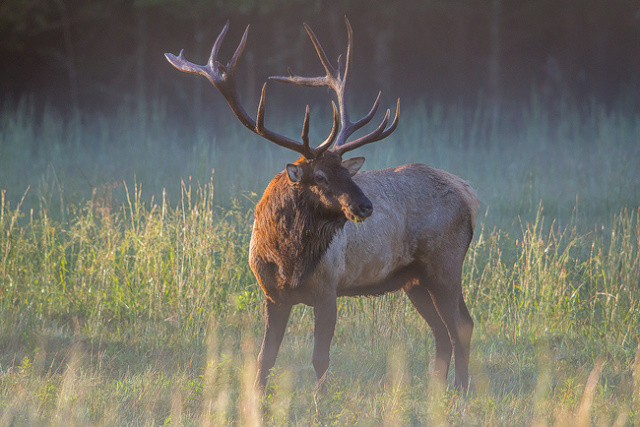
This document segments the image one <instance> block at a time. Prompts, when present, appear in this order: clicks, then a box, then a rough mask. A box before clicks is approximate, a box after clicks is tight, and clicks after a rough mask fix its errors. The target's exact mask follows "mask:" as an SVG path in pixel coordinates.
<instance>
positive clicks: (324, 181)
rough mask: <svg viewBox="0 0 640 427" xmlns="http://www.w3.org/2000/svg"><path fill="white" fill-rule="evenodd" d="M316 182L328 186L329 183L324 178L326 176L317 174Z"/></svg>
mask: <svg viewBox="0 0 640 427" xmlns="http://www.w3.org/2000/svg"><path fill="white" fill-rule="evenodd" d="M315 180H316V182H317V183H318V184H326V183H327V178H325V177H324V175H322V174H317V175H316V177H315Z"/></svg>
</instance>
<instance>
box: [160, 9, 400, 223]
mask: <svg viewBox="0 0 640 427" xmlns="http://www.w3.org/2000/svg"><path fill="white" fill-rule="evenodd" d="M345 24H346V27H347V36H348V43H347V54H346V60H345V61H344V64H343V63H342V56H340V57H338V67H337V68H334V67H333V66H332V65H331V63H330V62H329V60H328V59H327V55H326V54H325V52H324V50H323V49H322V46H321V45H320V42H319V41H318V39H317V37H316V36H315V34H314V33H313V31H312V30H311V28H309V26H308V25H306V24H304V27H305V29H306V31H307V33H308V34H309V37H310V39H311V42H312V43H313V45H314V47H315V49H316V52H317V54H318V57H319V58H320V62H321V63H322V66H323V67H324V70H325V72H326V74H325V75H324V76H319V77H301V76H297V75H295V74H293V72H291V70H289V75H288V76H284V77H282V76H274V77H269V80H275V81H279V82H284V83H289V84H293V85H297V86H310V87H327V88H329V89H331V90H332V91H333V92H335V94H336V97H337V101H338V106H337V107H336V104H335V102H333V101H332V105H333V128H332V130H331V133H330V134H329V136H328V137H327V139H325V140H324V142H322V143H321V144H320V145H318V146H317V147H311V146H310V145H309V106H307V109H306V112H305V115H304V120H303V125H302V142H298V141H295V140H293V139H290V138H288V137H286V136H284V135H281V134H278V133H276V132H273V131H271V130H269V129H267V128H266V127H265V124H264V117H265V94H266V88H267V83H266V82H265V84H264V85H263V86H262V93H261V96H260V102H259V105H258V112H257V117H256V120H255V121H254V120H253V119H252V118H251V117H250V116H249V115H248V114H247V112H246V111H245V110H244V108H243V107H242V105H241V104H240V102H239V99H238V91H237V88H236V84H235V82H236V79H235V71H236V67H237V65H238V60H239V59H240V56H241V55H242V52H243V50H244V47H245V44H246V41H247V34H248V31H249V27H248V26H247V28H246V30H245V32H244V35H243V36H242V39H241V41H240V44H239V45H238V47H237V48H236V51H235V53H234V54H233V56H232V58H231V60H230V61H229V62H228V63H227V64H226V65H223V64H222V63H221V62H220V61H218V59H217V57H218V51H219V49H220V45H221V44H222V41H223V39H224V37H225V35H226V34H227V31H228V29H229V22H227V23H226V25H225V26H224V28H223V29H222V31H221V33H220V35H219V36H218V38H217V39H216V42H215V43H214V45H213V49H212V51H211V56H210V58H209V62H208V63H207V64H206V65H196V64H193V63H191V62H189V61H187V60H186V59H185V58H184V56H183V51H181V52H180V55H179V56H175V55H173V54H170V53H167V54H165V57H166V58H167V60H168V61H169V62H170V63H171V64H172V65H173V66H174V67H176V68H177V69H179V70H181V71H184V72H187V73H193V74H200V75H202V76H204V77H206V78H207V79H208V80H209V81H210V82H211V83H212V84H213V85H214V86H215V87H216V89H218V91H219V92H220V93H221V94H222V95H223V96H224V97H225V99H226V100H227V103H228V104H229V107H231V110H232V111H233V113H234V114H235V116H236V117H237V118H238V120H240V122H241V123H242V124H243V125H244V126H245V127H246V128H248V129H249V130H251V131H252V132H254V133H256V134H257V135H260V136H261V137H263V138H265V139H267V140H269V141H271V142H273V143H275V144H277V145H280V146H281V147H285V148H288V149H290V150H293V151H295V152H297V153H299V154H301V155H302V157H301V158H300V159H298V160H297V161H296V162H294V163H290V164H288V165H287V166H286V175H287V177H288V179H289V181H290V183H291V185H293V186H294V187H296V188H298V189H299V190H304V191H305V192H306V193H307V196H308V197H310V198H311V199H313V200H314V201H315V202H316V203H317V204H318V205H319V206H321V207H322V208H323V209H325V210H326V211H328V212H330V213H338V212H341V213H342V214H344V216H345V217H346V218H347V219H348V220H352V221H358V220H364V219H365V218H367V217H369V216H370V215H371V213H372V212H373V206H372V204H371V201H369V199H368V198H367V197H366V196H365V195H364V194H363V193H362V190H361V189H360V188H359V187H358V186H357V184H356V183H355V182H354V181H353V179H352V177H353V176H354V175H355V174H356V173H357V172H358V170H359V169H360V167H361V166H362V164H363V162H364V157H356V158H353V159H348V160H342V156H343V154H344V153H346V152H348V151H351V150H354V149H356V148H358V147H361V146H363V145H365V144H369V143H371V142H375V141H379V140H381V139H384V138H386V137H387V136H389V135H390V134H391V133H392V132H393V131H394V130H395V129H396V127H397V125H398V117H399V113H400V99H398V102H397V106H396V114H395V118H394V120H393V122H392V123H391V124H390V125H389V126H388V127H387V124H388V123H389V115H390V112H389V110H387V112H386V114H385V116H384V118H383V120H382V122H381V123H380V125H379V126H378V127H377V128H376V129H375V130H374V131H372V132H370V133H369V134H367V135H364V136H362V137H360V138H357V139H355V140H351V141H347V139H348V138H349V137H350V136H351V135H352V134H353V133H355V132H356V131H358V130H359V129H361V128H362V127H363V126H365V125H366V124H368V123H369V122H370V121H371V119H372V118H373V116H374V115H375V113H376V111H377V109H378V105H379V103H380V96H381V92H379V93H378V96H377V98H376V100H375V102H374V103H373V106H372V107H371V110H370V111H369V113H367V114H366V115H365V116H364V117H363V118H361V119H360V120H358V121H356V122H352V121H351V120H350V119H349V113H348V111H347V108H346V105H345V87H346V82H347V77H348V74H349V65H350V62H351V54H352V49H351V47H352V30H351V24H350V23H349V20H348V19H347V18H346V17H345ZM338 128H340V129H339V130H338Z"/></svg>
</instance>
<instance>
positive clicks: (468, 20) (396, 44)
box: [0, 0, 640, 119]
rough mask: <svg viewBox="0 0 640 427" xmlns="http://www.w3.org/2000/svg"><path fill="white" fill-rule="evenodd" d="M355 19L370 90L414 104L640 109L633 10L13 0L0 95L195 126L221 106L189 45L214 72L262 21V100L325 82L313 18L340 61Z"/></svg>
mask: <svg viewBox="0 0 640 427" xmlns="http://www.w3.org/2000/svg"><path fill="white" fill-rule="evenodd" d="M345 15H346V16H348V17H349V19H350V20H351V22H352V24H353V27H354V28H355V29H356V39H355V49H356V61H355V63H356V66H355V71H354V78H353V79H352V80H353V84H352V85H353V86H355V88H354V89H353V90H352V92H355V93H358V94H360V93H361V89H362V88H367V87H373V88H379V89H381V90H383V91H384V92H385V93H389V94H393V96H399V97H401V98H402V99H407V100H411V99H424V100H427V102H437V103H447V104H450V103H459V104H462V105H464V106H469V105H475V104H476V103H477V102H478V101H479V100H486V101H487V102H492V103H496V104H497V105H501V106H503V108H505V109H511V108H515V107H519V106H521V105H522V104H523V103H527V102H528V100H529V97H530V95H531V92H532V91H534V90H535V91H537V92H539V93H540V95H541V96H542V97H544V100H545V102H549V103H553V102H556V101H557V99H558V98H559V97H561V96H564V97H569V98H570V99H572V100H574V101H575V102H577V103H582V102H585V101H587V100H589V99H591V98H595V99H596V100H597V101H599V102H603V103H614V102H621V100H624V102H630V103H633V104H634V107H635V108H638V105H637V100H633V99H628V98H637V96H635V97H633V96H631V94H632V93H633V94H636V95H637V91H638V89H637V88H638V75H639V74H640V50H639V49H638V48H637V46H639V45H640V6H639V5H638V3H637V2H636V1H632V0H611V1H590V0H561V1H558V0H526V1H514V0H454V1H451V0H420V1H410V0H396V1H377V0H368V1H365V0H346V1H322V0H266V1H260V0H238V1H234V0H94V1H91V2H86V1H82V0H26V1H25V0H5V1H3V2H2V4H0V40H2V42H1V43H0V54H1V55H2V58H3V61H2V66H1V67H0V94H1V95H2V97H3V98H5V99H7V98H9V99H13V100H16V99H19V98H20V97H21V96H24V95H29V96H33V97H35V98H36V99H37V102H39V103H41V102H42V103H47V104H50V105H52V106H54V107H55V108H57V109H60V110H62V111H63V112H68V111H69V109H70V108H83V109H92V110H99V111H106V112H108V111H110V110H112V109H113V108H116V107H118V106H121V105H122V104H124V103H130V104H131V103H133V104H136V103H141V102H149V101H153V100H157V99H163V100H166V102H167V103H168V104H169V106H170V108H171V112H172V113H176V114H177V113H179V112H184V113H185V117H181V119H188V118H189V117H191V118H192V117H194V110H195V112H196V113H198V114H199V112H200V111H202V110H203V109H204V110H206V111H207V113H209V108H210V104H212V103H215V101H212V97H210V96H208V94H207V93H204V94H203V90H202V86H203V85H204V82H200V81H198V80H196V79H193V80H188V79H186V78H185V77H184V76H176V75H175V73H174V70H173V69H172V68H171V67H168V66H167V64H166V62H164V57H163V53H165V52H173V53H176V54H177V53H178V52H179V51H180V49H185V53H186V54H187V55H188V57H190V58H193V59H194V60H196V61H201V62H204V61H205V60H206V59H207V56H208V53H209V49H210V47H211V45H212V44H213V41H214V40H215V37H216V35H217V34H218V32H219V31H220V29H221V28H222V26H223V25H224V23H225V22H226V21H227V20H229V21H230V22H231V31H230V35H229V39H231V40H236V39H238V38H239V35H240V34H241V33H242V31H243V30H244V28H245V26H246V25H249V24H250V25H251V31H250V37H249V43H248V46H247V53H246V55H245V62H244V63H243V64H242V67H241V68H242V69H241V70H240V71H239V72H241V73H244V76H245V78H244V79H242V80H243V81H244V82H246V83H245V91H246V96H247V97H248V99H251V100H252V99H254V98H256V97H257V91H258V90H259V87H260V86H261V82H262V81H263V80H264V79H265V77H266V76H268V75H275V74H283V73H284V72H286V69H287V68H288V67H291V68H292V69H295V70H296V72H298V73H301V74H305V73H308V74H313V73H316V72H317V68H318V66H317V64H316V63H315V62H314V61H311V60H309V59H310V58H313V57H312V56H311V55H310V53H312V52H311V50H310V49H311V47H310V43H309V42H308V39H307V38H306V35H305V33H304V30H303V27H302V22H307V23H309V24H310V25H311V26H312V27H313V28H315V30H316V32H317V33H318V35H319V36H320V38H321V39H323V40H325V43H324V45H325V49H327V51H328V54H329V56H330V57H331V58H334V59H335V58H336V57H337V56H338V55H339V54H340V53H342V52H343V49H344V38H345V31H344V26H343V23H342V18H343V16H345ZM228 44H229V45H232V44H233V43H232V42H229V43H228ZM227 48H229V46H227ZM374 90H375V89H374ZM216 99H217V98H216Z"/></svg>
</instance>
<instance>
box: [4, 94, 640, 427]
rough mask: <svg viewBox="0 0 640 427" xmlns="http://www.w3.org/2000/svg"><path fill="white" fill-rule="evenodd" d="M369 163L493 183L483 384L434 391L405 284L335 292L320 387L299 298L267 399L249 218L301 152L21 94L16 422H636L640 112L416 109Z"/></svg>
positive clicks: (12, 223) (11, 162)
mask: <svg viewBox="0 0 640 427" xmlns="http://www.w3.org/2000/svg"><path fill="white" fill-rule="evenodd" d="M323 114H324V115H325V116H326V115H327V114H328V113H327V112H325V111H324V110H321V111H316V109H314V110H313V111H312V115H319V116H320V117H323ZM296 117H297V116H296ZM314 120H316V119H315V116H314ZM316 121H317V122H319V123H322V120H321V119H317V120H316ZM280 125H282V126H285V127H286V129H287V130H288V131H287V132H285V133H287V134H290V135H297V134H298V133H299V130H298V129H297V128H298V126H299V123H298V122H297V121H296V122H295V123H294V122H292V123H288V122H286V121H285V122H284V123H281V124H278V126H280ZM274 127H275V126H274ZM278 129H280V128H278ZM312 132H314V133H315V135H314V136H315V137H316V140H317V139H319V138H322V132H323V129H322V127H321V126H320V125H318V128H315V127H314V128H312ZM318 135H319V136H318ZM358 154H359V155H360V154H362V155H364V156H365V157H367V162H366V163H365V168H368V169H375V168H382V167H388V166H394V165H399V164H402V163H406V162H412V161H416V162H422V163H426V164H429V165H430V166H433V167H438V168H441V169H445V170H447V171H449V172H452V173H455V174H457V175H459V176H461V177H462V178H464V179H466V180H468V181H470V182H471V184H472V185H473V186H474V188H476V190H477V192H478V194H479V196H480V199H481V208H480V215H479V221H478V225H477V228H476V235H475V238H474V240H473V242H472V244H471V247H470V249H469V252H468V255H467V259H466V262H465V267H464V272H463V287H464V292H465V296H466V301H467V305H468V306H469V309H470V312H471V315H472V316H473V318H474V320H475V325H476V326H475V330H474V332H475V333H474V336H473V342H472V353H471V391H470V393H469V394H468V395H466V396H465V395H462V394H459V393H456V392H454V391H452V390H449V389H440V388H439V387H438V386H437V384H434V382H432V381H430V377H429V369H430V366H429V363H430V360H431V358H432V357H433V354H434V341H433V338H432V336H431V334H430V331H429V329H428V327H427V325H426V324H425V323H424V321H423V320H422V319H421V318H420V317H419V315H418V314H417V313H416V312H415V310H414V309H413V307H412V306H411V304H410V303H409V301H408V300H407V298H406V297H405V296H404V295H403V294H389V295H385V296H383V297H379V298H342V299H340V300H339V306H338V324H337V327H336V336H335V338H334V340H333V342H332V353H331V354H332V366H331V368H330V375H329V379H328V382H327V390H326V391H325V392H324V393H316V391H315V390H314V387H313V386H314V374H313V369H312V366H311V350H312V334H313V332H312V325H313V311H312V310H311V309H310V308H309V307H305V306H297V307H295V308H294V310H293V313H292V316H291V319H290V321H289V326H288V329H287V333H286V335H285V339H284V342H283V345H282V348H281V351H280V354H279V357H278V361H277V363H276V368H275V369H274V371H273V373H272V376H271V380H270V383H269V386H268V389H267V394H266V396H265V397H260V396H257V395H256V394H255V393H254V392H253V389H252V385H253V380H254V376H255V358H256V355H257V351H258V350H257V349H258V346H259V344H260V340H261V338H262V333H263V320H262V304H263V296H262V293H261V290H260V289H259V287H258V286H257V284H256V281H255V278H254V277H253V274H252V273H251V271H250V269H249V266H248V262H247V256H248V243H249V238H250V233H251V225H252V210H253V207H254V206H255V203H256V202H257V200H258V199H259V196H260V194H261V192H262V190H263V189H264V187H265V186H266V184H267V183H268V181H269V179H270V178H271V177H272V176H273V175H274V174H275V173H277V172H278V171H280V170H282V169H283V167H284V164H285V163H287V162H290V161H292V160H294V159H295V156H294V155H293V154H292V153H289V152H286V151H284V150H281V149H279V148H277V147H274V146H273V144H268V143H266V142H264V141H262V140H260V139H258V138H257V137H254V136H253V135H251V134H250V133H249V132H247V131H246V130H245V129H242V127H241V126H240V125H238V124H237V123H236V122H235V120H234V119H229V120H219V121H218V122H216V123H215V124H211V123H201V124H199V125H198V126H194V127H192V128H186V127H181V126H179V125H176V124H175V123H174V122H172V120H171V117H169V114H168V113H167V111H166V108H164V107H163V104H162V102H157V103H153V104H151V105H148V106H146V107H144V108H138V109H136V108H123V109H121V110H120V111H119V112H117V113H114V114H113V115H111V116H108V117H107V116H103V115H99V114H93V115H92V114H89V113H77V114H76V115H74V116H72V117H70V118H69V117H64V118H63V117H61V116H59V115H58V114H56V112H55V111H53V110H51V109H47V108H44V109H38V108H36V107H35V106H34V103H33V102H30V101H29V100H28V99H25V100H22V101H21V102H18V103H8V102H7V103H5V105H4V106H2V111H1V112H0V191H1V193H0V425H3V426H4V425H65V426H67V425H82V426H84V425H144V426H151V425H243V426H244V425H273V426H280V425H362V426H372V425H389V426H404V425H465V426H466V425H487V426H497V425H504V426H513V425H536V426H545V425H559V426H562V425H578V426H588V425H607V426H608V425H614V426H626V425H638V424H640V344H639V341H640V339H639V338H640V253H639V246H640V177H639V176H638V165H640V116H638V114H637V113H636V112H635V111H634V110H632V109H628V108H625V107H624V105H617V106H613V107H611V106H608V107H605V106H602V105H599V104H597V103H595V102H593V103H591V104H587V105H579V106H578V105H575V104H572V103H570V102H560V103H558V104H556V105H555V107H554V108H545V107H544V106H543V103H542V102H540V101H539V99H538V98H537V97H536V96H532V99H531V102H530V105H528V106H526V107H523V108H522V109H521V110H518V111H506V110H502V111H495V110H492V109H491V108H489V107H487V106H482V103H480V106H479V107H478V108H476V109H475V110H471V111H469V110H466V109H464V108H461V107H460V108H457V107H455V106H440V107H439V106H433V105H428V104H427V103H424V102H418V101H415V102H413V103H412V104H411V105H407V106H403V112H402V116H401V123H400V126H399V128H398V130H397V131H396V132H395V133H394V135H393V136H392V137H390V138H389V139H388V140H385V141H384V142H379V143H376V144H372V145H370V146H367V147H363V148H362V149H360V150H359V153H358Z"/></svg>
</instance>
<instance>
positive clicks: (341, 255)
mask: <svg viewBox="0 0 640 427" xmlns="http://www.w3.org/2000/svg"><path fill="white" fill-rule="evenodd" d="M345 23H346V27H347V36H348V43H347V53H346V57H345V60H344V63H343V61H342V60H341V57H339V58H338V67H337V68H334V67H333V66H332V64H331V63H330V62H329V60H328V59H327V56H326V54H325V52H324V50H323V49H322V46H321V45H320V43H319V41H318V39H317V38H316V36H315V34H314V33H313V31H312V30H311V29H310V28H309V27H308V26H307V25H306V24H305V29H306V31H307V33H308V34H309V37H310V38H311V42H312V43H313V45H314V47H315V50H316V52H317V54H318V56H319V58H320V62H321V63H322V66H323V67H324V70H325V71H326V75H324V76H320V77H301V76H298V75H295V74H293V73H292V72H291V70H289V75H288V76H285V77H270V78H269V79H270V80H275V81H279V82H284V83H290V84H294V85H298V86H312V87H326V88H329V89H330V90H332V91H333V92H335V95H336V97H337V101H338V106H337V108H336V105H335V103H333V102H332V104H333V128H332V130H331V133H330V135H329V136H328V137H327V139H326V140H325V141H324V142H322V143H321V144H320V145H318V146H317V147H315V148H314V147H311V146H310V144H309V107H308V106H307V110H306V113H305V116H304V121H303V126H302V142H299V141H296V140H293V139H290V138H288V137H286V136H283V135H281V134H278V133H276V132H273V131H271V130H269V129H267V128H266V127H265V123H264V118H265V93H266V85H267V84H266V83H265V84H264V86H263V87H262V94H261V97H260V101H259V106H258V112H257V117H256V120H255V121H254V120H253V119H252V118H251V117H250V116H249V115H248V114H247V112H246V111H245V110H244V108H243V107H242V105H241V104H240V101H239V99H238V93H237V89H236V78H235V72H236V67H237V65H238V60H239V59H240V56H241V54H242V52H243V50H244V47H245V44H246V40H247V34H248V30H249V27H247V29H246V30H245V32H244V35H243V36H242V40H241V41H240V44H239V45H238V47H237V49H236V51H235V53H234V54H233V56H232V58H231V60H230V61H229V62H228V63H227V65H223V64H222V63H221V62H220V61H219V60H218V51H219V49H220V45H221V43H222V41H223V39H224V37H225V35H226V33H227V30H228V28H229V23H228V22H227V24H226V25H225V27H224V28H223V30H222V32H221V33H220V35H219V36H218V38H217V39H216V42H215V44H214V45H213V50H212V52H211V57H210V59H209V62H208V63H207V64H206V65H202V66H201V65H196V64H193V63H191V62H189V61H187V60H186V59H185V58H184V56H183V52H181V53H180V55H179V56H175V55H172V54H166V55H165V56H166V58H167V60H168V61H169V62H170V63H171V64H172V65H173V66H174V67H176V68H177V69H179V70H181V71H184V72H187V73H193V74H200V75H202V76H204V77H206V78H207V79H209V81H210V82H211V83H212V84H213V85H214V86H215V88H216V89H217V90H218V91H219V92H220V93H221V94H222V95H223V96H224V97H225V99H226V101H227V103H228V104H229V107H231V110H232V111H233V113H234V114H235V116H236V117H237V118H238V120H240V122H241V123H242V124H243V125H244V126H245V127H247V128H248V129H249V130H251V131H252V132H254V133H256V134H258V135H260V136H261V137H263V138H265V139H267V140H269V141H271V142H273V143H275V144H277V145H280V146H282V147H285V148H288V149H291V150H293V151H295V152H297V153H299V154H300V155H302V157H300V158H299V159H298V160H297V161H295V162H293V163H290V164H287V165H286V168H285V170H283V171H282V172H280V173H278V174H277V175H276V176H275V177H274V178H273V180H272V181H271V182H270V183H269V185H268V186H267V188H266V190H265V192H264V195H263V196H262V198H261V199H260V201H259V202H258V204H257V206H256V210H255V220H254V224H253V233H252V236H251V243H250V251H249V263H250V265H251V269H252V270H253V273H254V274H255V276H256V279H257V281H258V283H259V284H260V287H261V288H262V290H263V291H264V293H265V295H266V303H265V313H264V319H265V333H264V339H263V342H262V347H261V349H260V353H259V355H258V372H257V378H256V386H257V387H258V389H260V390H264V387H265V384H266V380H267V376H268V374H269V371H270V369H271V368H273V366H274V364H275V361H276V356H277V354H278V350H279V348H280V344H281V342H282V338H283V335H284V332H285V329H286V325H287V320H288V318H289V314H290V312H291V307H292V306H293V305H294V304H299V303H302V304H306V305H308V306H311V307H313V312H314V316H315V320H314V342H313V367H314V369H315V373H316V377H317V380H318V384H322V382H323V379H324V377H325V374H326V372H327V369H328V367H329V347H330V344H331V339H332V338H333V335H334V329H335V325H336V312H337V310H336V299H337V297H340V296H360V295H368V296H373V295H381V294H384V293H387V292H393V291H397V290H400V289H402V290H403V291H404V292H405V293H406V294H407V296H408V297H409V299H410V301H411V302H412V304H413V305H414V306H415V308H416V309H417V310H418V313H420V315H421V316H422V317H423V318H424V320H426V322H427V323H428V324H429V326H430V328H431V330H432V332H433V334H434V336H435V343H436V354H435V362H434V367H433V369H434V372H433V375H434V377H435V378H436V379H437V380H439V381H440V382H441V383H444V384H446V381H447V376H448V371H449V364H450V361H451V356H452V352H453V353H454V356H455V387H456V388H458V389H462V390H466V389H467V387H468V383H469V379H468V367H469V351H470V345H471V334H472V331H473V320H472V318H471V316H470V315H469V311H468V310H467V306H466V305H465V302H464V297H463V295H462V286H461V282H462V278H461V276H462V264H463V261H464V258H465V254H466V252H467V249H468V247H469V243H470V242H471V239H472V237H473V230H474V227H475V220H476V213H477V208H478V199H477V197H476V194H475V192H474V190H473V189H472V188H471V187H470V186H469V184H468V183H467V182H465V181H463V180H462V179H460V178H458V177H456V176H454V175H451V174H449V173H447V172H444V171H442V170H438V169H433V168H430V167H428V166H425V165H422V164H407V165H404V166H398V167H394V168H389V169H382V170H372V171H367V172H358V171H359V169H360V167H361V166H362V164H363V162H364V160H365V159H364V158H363V157H355V158H351V159H346V160H343V158H342V157H343V155H344V154H345V153H347V152H349V151H352V150H354V149H356V148H358V147H361V146H363V145H365V144H369V143H372V142H375V141H379V140H382V139H384V138H386V137H387V136H389V135H390V134H391V133H392V132H393V131H394V130H395V129H396V127H397V124H398V115H399V108H400V100H398V104H397V107H396V114H395V118H394V119H393V121H392V122H391V124H390V125H388V124H389V110H387V113H386V115H385V116H384V119H383V120H382V122H381V123H380V125H379V126H378V127H377V128H376V129H375V130H373V131H372V132H370V133H369V134H367V135H364V136H361V137H360V138H357V139H353V140H351V141H347V140H348V139H349V137H350V136H351V135H352V134H353V133H354V132H356V131H357V130H359V129H361V128H362V127H363V126H365V125H366V124H367V123H369V122H370V121H371V119H372V118H373V117H374V115H375V113H376V110H377V108H378V105H379V103H380V95H381V94H380V93H378V96H377V98H376V100H375V102H374V103H373V106H372V108H371V110H370V111H369V113H367V114H366V115H365V116H364V117H363V118H362V119H360V120H358V121H355V122H352V121H351V120H350V119H349V114H348V111H347V107H346V104H345V85H346V82H347V77H348V74H349V66H350V63H351V55H352V30H351V25H350V23H349V21H348V20H347V19H346V18H345ZM387 125H388V126H387ZM338 128H339V130H338ZM357 223H361V224H357Z"/></svg>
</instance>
